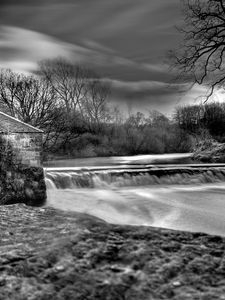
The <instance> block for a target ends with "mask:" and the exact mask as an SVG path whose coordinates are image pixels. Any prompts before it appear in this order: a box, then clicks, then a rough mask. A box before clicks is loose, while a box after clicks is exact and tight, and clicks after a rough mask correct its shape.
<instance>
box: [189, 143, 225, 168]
mask: <svg viewBox="0 0 225 300" xmlns="http://www.w3.org/2000/svg"><path fill="white" fill-rule="evenodd" d="M193 159H194V160H196V161H200V162H203V163H225V143H218V142H216V141H214V140H208V141H207V142H203V143H202V144H200V145H198V147H197V148H196V149H195V151H194V153H193Z"/></svg>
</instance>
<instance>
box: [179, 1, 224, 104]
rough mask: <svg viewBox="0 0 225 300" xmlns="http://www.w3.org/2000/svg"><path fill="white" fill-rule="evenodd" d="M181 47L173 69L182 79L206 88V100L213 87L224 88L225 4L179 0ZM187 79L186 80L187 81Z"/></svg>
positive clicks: (222, 2) (220, 2) (221, 2)
mask: <svg viewBox="0 0 225 300" xmlns="http://www.w3.org/2000/svg"><path fill="white" fill-rule="evenodd" d="M183 3H184V15H185V19H184V25H183V27H182V28H181V29H180V31H181V32H182V33H183V35H184V42H183V45H182V46H181V47H180V48H179V50H177V51H175V55H174V57H175V59H176V66H177V67H178V68H179V69H180V71H181V74H182V75H183V76H184V77H187V76H188V77H189V76H191V78H192V79H194V82H196V83H198V84H205V85H207V86H209V87H210V89H209V92H208V94H207V96H206V100H207V99H208V98H209V97H210V96H211V95H212V94H213V92H214V89H215V88H216V87H224V84H225V72H224V71H225V64H224V52H225V1H224V0H183ZM189 78H190V77H189Z"/></svg>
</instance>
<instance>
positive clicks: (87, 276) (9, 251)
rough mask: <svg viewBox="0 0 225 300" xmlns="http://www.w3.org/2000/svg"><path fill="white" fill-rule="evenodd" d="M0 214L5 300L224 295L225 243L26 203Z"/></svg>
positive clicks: (0, 210) (4, 208)
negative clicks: (108, 222)
mask: <svg viewBox="0 0 225 300" xmlns="http://www.w3.org/2000/svg"><path fill="white" fill-rule="evenodd" d="M0 215H1V218H0V290H1V293H0V299H9V300H22V299H32V300H48V299H56V300H64V299H75V300H76V299H77V300H83V299H88V300H95V299H96V300H97V299H98V300H105V299H107V300H120V299H129V300H136V299H143V300H147V299H151V300H159V299H174V300H179V299H210V300H211V299H212V300H213V299H223V297H224V295H225V280H224V265H225V263H224V261H225V259H224V257H225V255H224V253H225V252H224V251H225V238H221V237H215V236H209V235H206V234H199V233H188V232H179V231H173V230H166V229H159V228H151V227H138V226H119V225H110V224H107V223H105V222H103V221H101V220H99V219H97V218H94V217H91V216H87V215H85V214H79V213H72V212H63V211H59V210H55V209H52V208H50V207H42V208H39V207H30V206H26V205H24V204H15V205H8V206H1V207H0ZM9 229H10V230H9ZM65 229H66V230H65ZM11 233H12V234H11Z"/></svg>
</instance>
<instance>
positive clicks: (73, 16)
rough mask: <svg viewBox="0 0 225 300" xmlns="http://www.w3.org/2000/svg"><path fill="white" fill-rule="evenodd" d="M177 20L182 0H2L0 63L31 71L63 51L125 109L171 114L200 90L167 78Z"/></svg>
mask: <svg viewBox="0 0 225 300" xmlns="http://www.w3.org/2000/svg"><path fill="white" fill-rule="evenodd" d="M182 19H183V15H182V5H181V2H180V0H169V1H168V0H138V1H137V0H39V1H35V0H1V1H0V68H11V69H13V70H14V71H18V72H24V73H28V74H29V73H32V72H34V71H35V69H36V68H37V62H38V61H40V60H42V59H45V58H53V57H59V56H60V57H65V58H67V59H69V60H70V61H71V62H73V63H79V64H83V65H86V66H88V67H90V68H93V69H94V70H96V71H97V72H98V73H99V74H100V75H101V76H102V77H103V78H104V80H106V81H107V82H110V84H111V88H112V93H111V96H110V102H111V103H112V104H113V105H117V106H118V107H119V108H120V109H121V110H122V111H123V112H125V113H135V112H136V111H142V112H148V111H149V110H159V111H161V112H163V113H165V114H168V115H171V114H172V113H173V111H174V108H175V106H177V105H184V104H187V103H196V101H199V99H200V96H201V95H203V94H204V93H205V88H204V87H199V86H194V87H192V88H191V89H190V88H189V85H188V84H187V83H184V82H179V83H178V82H174V81H173V79H174V75H175V74H171V73H172V72H171V69H170V66H169V63H168V59H167V58H166V57H167V53H168V51H169V50H171V49H174V48H176V47H179V44H180V42H181V41H182V37H181V36H180V34H179V33H178V31H177V29H176V26H179V25H180V24H181V23H182ZM221 98H222V95H221V94H220V93H219V92H218V93H216V94H215V95H214V98H213V100H220V99H221Z"/></svg>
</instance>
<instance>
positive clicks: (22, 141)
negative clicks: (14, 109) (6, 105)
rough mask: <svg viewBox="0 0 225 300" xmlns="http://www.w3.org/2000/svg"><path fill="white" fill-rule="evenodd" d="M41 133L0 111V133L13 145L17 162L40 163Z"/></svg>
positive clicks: (31, 164)
mask: <svg viewBox="0 0 225 300" xmlns="http://www.w3.org/2000/svg"><path fill="white" fill-rule="evenodd" d="M43 133H44V132H43V131H42V130H40V129H38V128H35V127H33V126H31V125H29V124H26V123H24V122H22V121H20V120H18V119H16V118H13V117H11V116H9V115H7V114H5V113H3V112H0V135H1V136H3V137H4V138H5V139H6V141H8V142H10V143H11V145H12V146H13V149H14V151H15V156H16V160H17V162H18V163H22V164H23V165H27V166H40V165H41V163H42V136H43Z"/></svg>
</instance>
